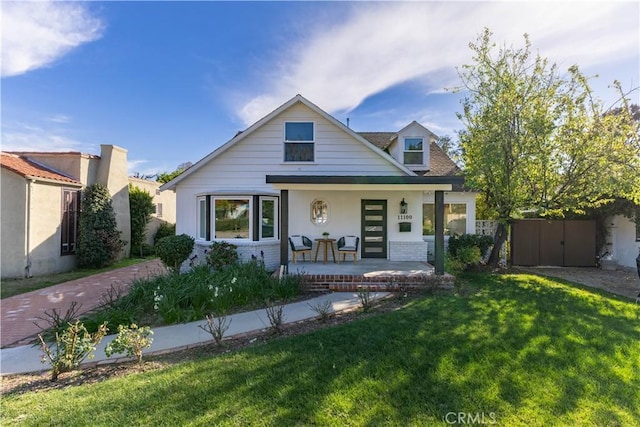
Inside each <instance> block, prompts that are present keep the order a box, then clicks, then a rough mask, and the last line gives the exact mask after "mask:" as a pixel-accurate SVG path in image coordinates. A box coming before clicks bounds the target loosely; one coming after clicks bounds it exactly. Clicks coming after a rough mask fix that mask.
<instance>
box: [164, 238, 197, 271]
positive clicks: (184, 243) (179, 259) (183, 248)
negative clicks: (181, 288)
mask: <svg viewBox="0 0 640 427" xmlns="http://www.w3.org/2000/svg"><path fill="white" fill-rule="evenodd" d="M194 244H195V240H194V239H193V237H191V236H188V235H186V234H180V235H179V236H168V237H163V238H162V239H160V240H159V241H158V243H157V244H156V246H155V249H156V255H158V257H160V259H161V260H162V262H163V263H164V265H166V266H167V268H170V269H173V271H174V272H176V273H178V272H180V265H181V264H182V263H183V262H184V261H185V260H186V259H187V258H189V255H190V254H191V251H193V245H194Z"/></svg>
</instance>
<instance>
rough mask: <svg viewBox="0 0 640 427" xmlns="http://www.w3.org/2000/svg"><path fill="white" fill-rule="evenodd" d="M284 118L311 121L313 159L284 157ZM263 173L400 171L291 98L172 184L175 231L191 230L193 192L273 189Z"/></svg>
mask: <svg viewBox="0 0 640 427" xmlns="http://www.w3.org/2000/svg"><path fill="white" fill-rule="evenodd" d="M286 121H311V122H314V123H315V126H314V139H315V162H313V163H300V162H295V163H293V162H292V163H286V162H284V123H285V122H286ZM266 175H406V174H405V173H404V172H403V171H401V170H400V169H398V167H396V166H395V165H393V164H392V163H390V162H389V161H387V160H386V159H384V158H383V157H381V156H380V155H379V154H378V153H376V152H374V151H373V150H371V149H369V148H368V147H367V146H365V145H364V144H363V143H361V142H360V141H358V140H356V139H354V138H352V137H351V136H350V135H349V134H348V133H347V132H345V131H343V130H342V129H340V128H338V127H336V126H334V125H333V124H332V123H330V122H329V121H327V120H326V119H324V118H323V117H322V116H320V115H319V114H317V113H315V112H314V111H312V110H310V109H309V108H307V107H306V106H304V105H303V104H296V105H294V106H292V107H291V108H289V109H288V110H286V111H284V112H283V113H282V114H279V115H277V116H276V117H274V118H273V119H272V120H271V121H269V122H267V123H266V124H264V125H263V126H262V127H261V128H259V129H257V130H256V131H255V132H254V133H253V134H251V135H249V136H247V137H246V138H245V139H242V140H240V141H239V142H237V143H236V144H235V145H233V146H232V147H230V148H229V149H227V150H226V151H224V152H223V153H221V154H220V155H219V156H218V157H216V158H214V159H213V160H212V161H210V162H209V164H206V165H203V166H202V167H201V168H200V169H199V170H197V171H196V172H194V173H193V174H192V175H190V176H189V177H187V178H185V179H184V180H183V181H181V182H180V183H179V184H178V185H177V188H176V193H177V194H176V211H177V213H176V222H177V229H176V232H177V233H178V234H180V233H186V234H189V235H191V236H195V235H196V197H197V195H199V194H205V193H215V192H218V193H219V192H225V193H227V194H231V193H233V192H236V193H238V194H240V193H245V194H247V193H249V192H253V193H273V192H274V189H273V187H272V186H271V185H270V184H267V183H266Z"/></svg>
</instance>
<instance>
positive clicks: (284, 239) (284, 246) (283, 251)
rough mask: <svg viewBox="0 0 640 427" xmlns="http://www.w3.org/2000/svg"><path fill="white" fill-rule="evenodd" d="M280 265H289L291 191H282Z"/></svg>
mask: <svg viewBox="0 0 640 427" xmlns="http://www.w3.org/2000/svg"><path fill="white" fill-rule="evenodd" d="M280 265H285V266H288V265H289V190H280Z"/></svg>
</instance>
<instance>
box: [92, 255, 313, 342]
mask: <svg viewBox="0 0 640 427" xmlns="http://www.w3.org/2000/svg"><path fill="white" fill-rule="evenodd" d="M303 280H304V276H303V275H301V274H299V275H287V276H285V277H283V278H282V279H279V278H278V277H272V275H271V272H269V271H268V270H266V269H265V268H264V265H263V264H262V263H260V262H255V261H252V262H248V263H244V264H236V265H232V266H229V267H227V268H224V269H222V270H211V268H210V267H209V266H207V265H201V266H196V267H194V268H193V269H191V270H190V271H188V272H186V273H182V274H167V275H163V276H155V277H152V278H140V279H137V280H135V281H134V282H133V283H132V284H131V286H130V287H129V291H128V293H127V294H126V295H123V296H122V297H121V298H119V299H118V300H117V301H115V302H112V303H111V304H110V305H109V308H108V309H107V310H101V311H98V312H95V313H92V314H89V315H87V317H85V318H84V319H83V321H84V323H85V325H87V328H88V329H89V330H91V328H95V327H97V325H99V324H100V323H101V322H104V321H108V322H109V324H113V325H126V324H130V323H132V322H135V320H136V319H145V321H146V322H147V323H148V324H150V325H160V324H167V325H168V324H173V323H185V322H193V321H197V320H202V319H203V318H205V316H206V315H207V314H210V313H216V314H217V315H220V314H224V313H229V312H231V311H233V310H235V309H237V308H238V307H244V308H248V309H256V308H259V307H262V306H263V305H262V304H263V303H264V301H267V300H269V301H282V300H289V299H293V298H295V297H296V296H297V295H298V294H299V292H300V289H301V287H302V283H303Z"/></svg>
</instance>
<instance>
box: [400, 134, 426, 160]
mask: <svg viewBox="0 0 640 427" xmlns="http://www.w3.org/2000/svg"><path fill="white" fill-rule="evenodd" d="M407 139H421V140H422V150H407V149H406V145H405V144H406V140H407ZM425 139H426V138H425V137H424V136H405V137H403V139H402V164H404V165H424V164H425V162H424V154H425V149H424V146H425ZM406 153H422V162H421V163H406V162H405V161H404V157H405V154H406Z"/></svg>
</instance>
